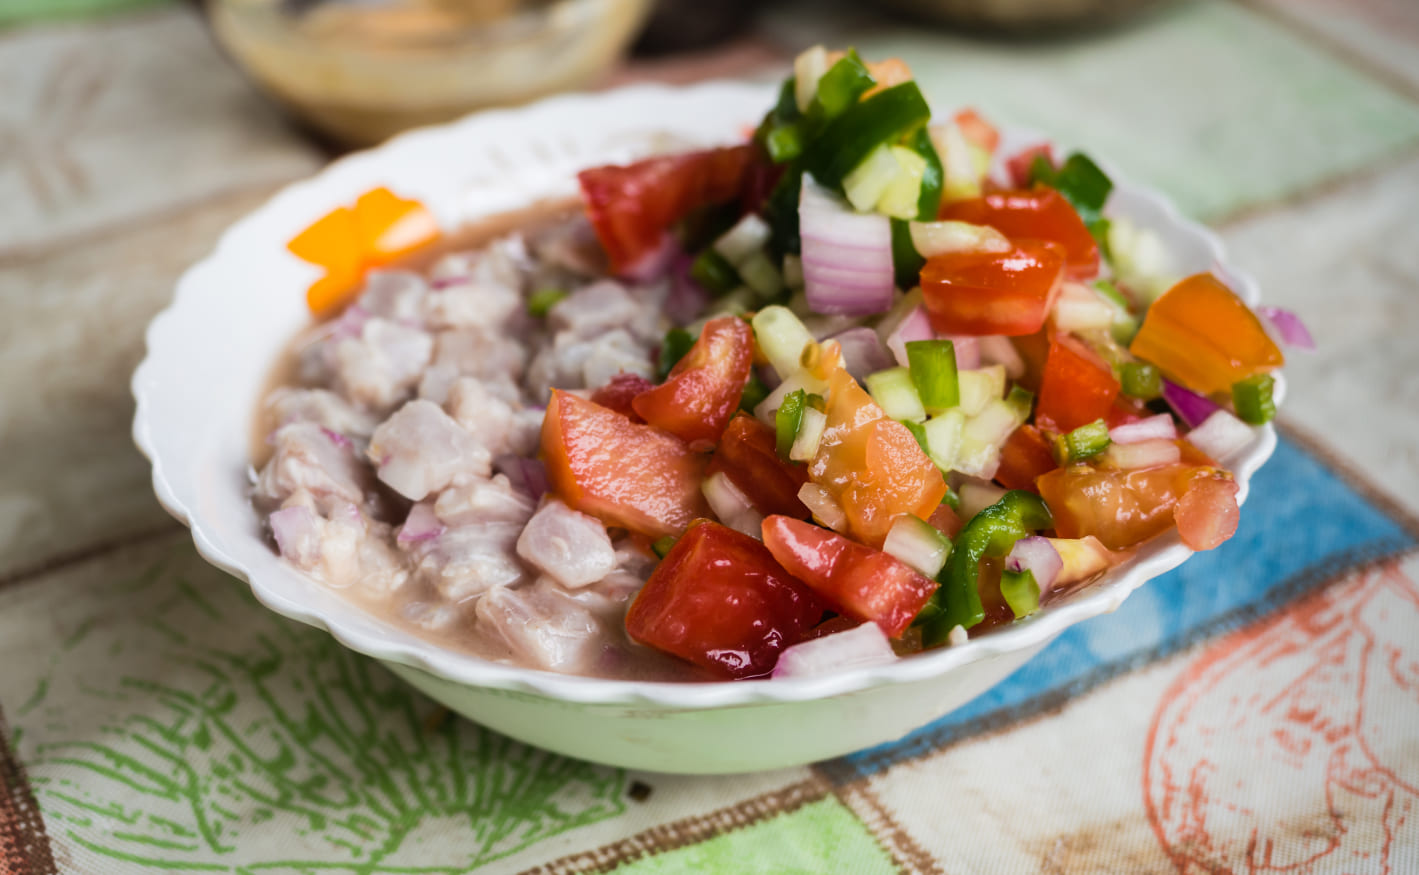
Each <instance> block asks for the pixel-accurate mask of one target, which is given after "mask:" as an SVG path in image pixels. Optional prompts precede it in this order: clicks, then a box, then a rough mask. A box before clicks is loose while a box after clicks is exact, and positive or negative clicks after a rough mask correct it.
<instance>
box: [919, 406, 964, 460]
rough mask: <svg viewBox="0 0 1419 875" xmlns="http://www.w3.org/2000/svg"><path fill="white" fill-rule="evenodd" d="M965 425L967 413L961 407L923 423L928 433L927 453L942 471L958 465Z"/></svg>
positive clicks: (926, 433) (923, 429)
mask: <svg viewBox="0 0 1419 875" xmlns="http://www.w3.org/2000/svg"><path fill="white" fill-rule="evenodd" d="M965 427H966V414H964V413H962V412H961V410H960V409H959V408H954V409H951V410H947V411H946V412H944V413H941V414H938V415H936V416H933V417H931V418H930V419H928V420H927V421H926V422H925V423H924V424H923V425H922V427H921V428H922V431H923V433H924V434H925V435H926V455H927V456H928V457H930V459H931V461H932V462H933V463H935V465H936V467H938V468H940V469H941V470H942V471H950V470H951V469H952V468H954V467H955V466H956V456H957V455H958V454H959V453H960V451H961V434H962V432H963V431H964V430H965Z"/></svg>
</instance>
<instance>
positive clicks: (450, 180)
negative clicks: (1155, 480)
mask: <svg viewBox="0 0 1419 875" xmlns="http://www.w3.org/2000/svg"><path fill="white" fill-rule="evenodd" d="M772 96H773V95H772V91H771V90H769V89H767V88H764V87H758V86H748V85H743V84H732V83H710V84H705V85H699V86H696V87H692V88H684V89H670V88H661V87H646V86H639V87H633V88H625V89H621V90H619V91H614V92H610V93H606V94H600V95H584V96H570V97H559V98H554V99H551V100H546V101H543V102H540V103H537V104H534V105H532V106H528V107H525V108H522V109H516V110H507V111H498V112H487V113H482V114H479V115H474V116H471V117H469V118H466V119H464V120H462V121H460V122H456V123H454V124H451V125H447V126H444V127H439V128H431V129H426V130H421V131H415V132H413V133H410V134H406V135H404V136H401V137H399V138H397V139H395V140H393V141H392V142H390V143H388V144H387V145H385V146H382V147H381V148H378V149H375V150H373V151H370V152H364V153H360V154H357V155H352V156H350V157H348V158H345V159H342V160H340V161H337V162H335V163H334V164H332V165H331V166H330V167H328V168H326V169H325V170H324V171H322V172H321V173H320V174H318V175H317V176H315V177H314V178H312V179H309V180H306V181H304V182H300V183H297V184H295V185H292V186H290V187H288V188H286V189H285V190H284V191H282V192H281V193H280V194H278V195H276V196H275V197H274V198H272V199H271V201H270V202H268V203H267V204H266V205H265V206H263V207H261V208H260V209H258V210H257V211H255V212H254V213H252V214H251V215H249V216H247V217H246V218H244V219H242V220H241V221H240V222H238V223H236V225H234V226H233V227H232V228H231V229H230V230H229V231H227V233H226V234H225V235H224V236H223V237H222V239H221V241H220V243H219V244H218V245H217V248H216V251H215V252H213V253H212V254H211V255H210V256H208V257H207V258H206V259H204V260H203V261H202V262H200V263H198V264H197V265H195V266H194V267H192V268H191V269H190V270H188V271H187V273H186V274H185V275H184V276H183V277H182V279H181V281H180V282H179V283H178V288H177V296H176V300H175V301H174V302H173V304H172V306H170V307H169V308H168V309H167V310H165V311H164V312H162V313H160V314H159V315H158V316H157V317H156V318H155V319H154V320H153V322H152V324H151V325H150V326H149V328H148V334H147V342H148V355H147V358H146V359H145V360H144V362H143V363H142V365H140V366H139V368H138V370H137V372H136V373H135V374H134V376H133V393H134V395H135V396H136V398H137V402H138V412H137V416H136V419H135V421H134V428H133V430H134V438H135V440H136V441H137V443H138V446H139V448H140V449H142V451H143V452H144V453H145V454H147V456H148V458H149V459H151V460H152V463H153V488H154V489H155V491H156V492H157V495H158V499H159V500H160V501H161V502H162V503H163V505H164V506H165V507H166V508H167V509H168V510H169V511H170V512H171V513H172V514H173V515H174V516H176V517H177V518H178V519H179V520H181V521H183V522H184V523H186V524H187V525H188V526H190V527H191V529H192V537H193V540H194V541H195V542H196V544H197V549H198V551H200V552H201V554H202V555H203V556H204V557H205V558H206V559H207V560H208V561H210V562H211V563H213V564H214V565H216V566H218V567H219V568H222V569H223V570H225V571H227V572H229V573H231V574H233V575H235V576H237V577H239V578H241V579H242V580H245V581H247V582H248V583H249V584H250V585H251V588H252V591H253V592H254V593H255V595H256V597H257V598H258V599H260V601H261V602H262V603H263V604H265V605H266V606H267V607H269V608H271V609H272V610H274V611H276V612H277V613H280V614H283V615H285V616H287V617H291V618H292V619H296V620H300V621H301V622H304V623H309V624H311V625H313V626H317V627H319V628H323V629H327V630H329V631H330V633H331V634H332V635H334V636H335V638H336V639H337V640H339V641H340V642H341V643H342V644H344V645H345V646H347V647H350V648H351V649H353V650H356V651H358V652H360V653H364V654H368V655H369V656H372V657H374V658H376V659H379V660H381V661H382V662H384V663H386V664H387V665H388V666H389V667H390V668H391V669H392V670H393V671H394V672H395V673H397V674H398V675H400V676H401V677H403V678H405V679H407V680H408V681H409V682H410V683H411V684H413V685H414V686H416V687H418V688H419V689H421V690H423V691H424V692H426V693H428V694H429V695H430V696H432V697H433V698H435V699H437V700H439V701H441V702H443V703H445V704H446V705H448V706H449V707H450V708H452V709H453V710H455V711H458V712H459V713H461V714H464V715H466V716H468V717H470V718H471V719H473V720H476V721H478V722H480V723H482V724H484V725H486V726H489V727H491V728H493V729H496V730H498V731H500V732H503V733H506V734H508V735H510V736H512V737H514V738H518V739H521V740H524V741H527V742H530V743H532V744H535V745H538V746H541V747H545V748H549V749H551V750H554V751H558V752H561V753H565V754H569V755H571V756H576V757H581V758H584V759H588V760H594V761H597V762H602V763H610V764H614V765H620V766H627V767H632V768H639V769H647V770H652V771H664V772H682V773H724V772H741V771H751V770H757V769H768V768H775V767H781V766H788V765H793V764H798V763H805V762H811V761H815V760H821V759H825V758H828V757H833V756H837V755H840V754H844V753H847V752H850V751H854V750H858V749H860V748H864V747H868V746H871V745H875V744H879V743H882V742H886V741H891V740H893V739H896V738H899V737H901V736H902V735H904V734H906V733H907V732H910V731H911V730H913V729H916V728H917V727H920V726H922V725H924V724H926V723H929V722H930V721H932V720H935V719H936V718H938V717H940V716H942V715H943V714H945V713H947V712H948V711H950V710H952V709H953V708H956V707H958V706H960V705H961V704H963V703H965V702H966V701H968V700H969V699H971V698H972V697H974V696H976V695H977V694H979V693H981V692H982V691H984V690H986V689H987V688H989V687H990V686H991V685H993V684H995V683H996V682H997V681H999V680H1001V679H1002V678H1004V677H1005V676H1006V675H1008V674H1009V673H1010V672H1012V671H1014V670H1015V669H1016V668H1018V667H1019V666H1020V665H1021V664H1022V663H1024V662H1025V661H1026V660H1027V659H1029V658H1030V657H1031V656H1033V655H1034V654H1035V653H1037V652H1038V651H1039V650H1040V649H1041V648H1043V647H1044V646H1045V645H1046V644H1048V643H1049V642H1050V641H1051V640H1053V639H1054V638H1055V636H1057V635H1058V634H1059V633H1060V632H1061V631H1063V630H1064V629H1066V628H1068V627H1069V626H1071V625H1073V624H1075V623H1078V622H1079V621H1081V620H1085V619H1088V618H1089V617H1093V616H1095V615H1098V614H1102V613H1105V612H1107V611H1112V610H1114V609H1115V608H1116V607H1118V605H1119V604H1120V603H1121V602H1122V601H1123V600H1124V599H1125V598H1126V597H1127V596H1128V594H1129V593H1130V592H1132V591H1133V590H1134V589H1136V588H1137V587H1139V586H1140V585H1142V584H1143V583H1144V582H1145V581H1147V580H1149V579H1150V578H1152V577H1154V576H1156V575H1159V574H1162V573H1164V572H1166V571H1168V570H1170V569H1172V568H1174V567H1176V566H1177V565H1178V564H1180V563H1181V562H1183V561H1184V560H1185V559H1187V558H1188V556H1189V555H1190V554H1189V551H1188V550H1187V549H1186V548H1185V547H1183V546H1182V544H1181V543H1180V542H1179V541H1178V539H1177V537H1176V535H1175V534H1174V535H1171V536H1167V537H1162V538H1159V539H1156V540H1154V541H1152V542H1150V543H1148V544H1147V545H1146V546H1145V547H1144V548H1143V549H1141V550H1140V551H1139V552H1138V554H1137V556H1136V557H1135V558H1133V559H1132V560H1130V561H1129V562H1128V563H1126V564H1124V565H1123V566H1121V567H1119V568H1117V569H1115V570H1113V571H1112V572H1111V573H1110V574H1109V575H1108V576H1107V577H1106V578H1105V579H1103V580H1101V581H1100V582H1098V583H1096V584H1094V585H1093V586H1091V587H1089V588H1087V589H1086V590H1084V591H1082V592H1080V593H1078V594H1076V595H1075V596H1073V597H1072V598H1070V599H1068V600H1067V601H1064V602H1062V603H1060V604H1056V605H1053V606H1051V607H1050V608H1049V609H1047V610H1045V611H1042V612H1041V613H1039V614H1036V615H1035V616H1032V617H1030V618H1028V619H1026V620H1024V621H1022V622H1019V623H1016V624H1014V625H1012V626H1010V627H1009V628H1006V629H1003V630H1000V631H998V632H995V633H993V634H990V635H986V636H982V637H981V638H979V639H976V640H972V641H970V642H969V643H967V644H965V645H963V646H958V647H950V648H945V649H940V650H935V651H932V652H929V653H925V654H921V655H919V656H915V657H912V658H909V659H904V660H901V661H899V662H897V663H895V664H893V665H890V666H886V667H879V668H869V669H860V670H854V671H847V672H843V673H840V674H835V675H832V676H828V677H820V678H809V679H793V680H764V681H742V682H735V683H682V684H676V683H640V682H626V681H609V680H598V679H593V678H583V677H571V676H564V675H558V674H553V673H549V672H544V671H538V670H534V669H527V668H519V667H515V666H510V665H501V664H496V663H491V662H488V661H485V660H481V659H478V658H476V657H472V656H467V655H463V654H460V653H454V652H450V651H448V650H444V649H441V648H439V647H437V646H435V645H433V644H430V643H428V642H425V641H423V640H421V639H419V638H418V637H416V636H414V635H413V634H411V633H410V632H408V631H406V630H404V629H402V628H399V627H397V626H395V625H393V624H391V623H389V622H387V621H384V620H381V619H379V618H377V617H375V616H373V615H371V614H368V613H366V612H365V611H363V610H362V609H361V608H359V607H357V606H356V605H355V604H354V603H352V602H350V601H346V600H345V599H343V598H342V597H341V596H340V595H338V594H337V593H335V592H333V591H331V590H329V589H327V588H325V587H324V586H322V585H320V584H319V583H317V582H316V581H314V580H312V579H310V578H308V577H306V576H304V575H302V574H301V573H299V572H297V571H296V570H294V569H293V568H291V567H289V566H287V565H285V564H283V563H282V562H281V561H280V560H279V558H278V557H277V555H276V553H275V552H274V551H273V550H272V548H271V547H270V546H269V544H268V543H267V541H266V540H265V539H264V538H263V537H262V532H261V526H260V522H259V520H258V518H257V515H256V513H255V512H254V511H253V510H252V508H251V506H250V504H249V503H248V501H247V482H248V481H247V473H246V472H247V451H248V435H249V433H250V428H251V417H252V414H253V411H254V410H255V409H256V406H257V403H258V400H259V396H260V394H261V391H262V389H263V385H264V380H265V379H266V375H267V373H268V369H269V368H270V367H271V364H272V362H273V361H274V360H275V358H276V356H277V354H278V353H279V352H280V351H281V349H282V347H283V346H284V345H285V344H286V342H287V341H288V339H289V338H290V337H292V336H293V335H294V334H295V332H296V331H297V330H298V329H299V328H300V327H301V326H302V325H303V324H305V323H306V322H307V320H308V318H309V317H308V315H307V313H306V309H305V302H304V294H303V290H304V289H305V287H306V286H307V285H308V284H309V283H310V282H311V281H312V280H313V279H314V278H315V275H316V269H315V268H314V267H312V266H310V265H308V264H305V263H304V262H301V261H299V260H298V259H296V258H295V257H294V256H292V255H290V254H289V253H288V252H287V251H286V249H285V244H286V241H288V240H289V239H290V238H291V237H292V236H293V235H294V234H295V233H296V232H298V231H299V230H301V229H302V228H304V227H305V226H306V225H308V224H309V223H310V222H311V221H313V220H314V219H316V218H317V217H319V216H321V215H323V214H324V213H325V212H327V211H328V210H330V209H331V208H332V207H334V206H336V205H339V204H345V203H349V202H351V201H352V200H353V199H354V198H355V197H356V196H358V195H359V194H360V193H361V192H364V191H366V190H368V189H370V188H373V187H375V186H379V185H387V186H389V187H390V188H392V189H393V190H395V191H396V192H398V193H399V194H400V195H402V196H405V197H415V198H418V199H419V200H421V201H423V202H424V203H425V204H427V205H428V206H429V207H430V208H431V209H432V210H433V211H434V212H435V214H436V215H437V216H438V217H439V219H440V221H441V223H442V225H443V226H444V227H445V228H449V227H453V226H455V225H457V224H459V223H460V222H465V221H468V220H471V219H474V218H476V217H479V216H486V215H492V214H496V213H500V212H504V211H507V210H509V209H512V208H516V207H521V206H525V205H527V204H529V203H531V202H533V201H535V200H538V199H540V198H544V197H551V196H559V195H566V194H571V193H572V192H573V191H574V186H575V182H574V174H575V171H577V170H578V169H580V168H583V167H587V166H592V165H596V164H602V163H606V162H612V161H624V160H627V159H630V158H633V157H637V156H640V155H643V154H647V153H650V152H653V151H664V150H666V149H668V148H673V147H676V146H684V145H691V144H694V145H707V144H714V143H723V142H732V141H735V140H737V139H739V138H741V137H742V136H743V132H744V131H745V130H747V129H748V128H749V127H751V126H752V125H753V124H754V123H755V122H756V121H757V119H758V118H759V116H760V115H761V113H762V112H763V111H764V108H765V107H766V106H768V105H769V102H770V100H771V99H772ZM1035 139H1037V138H1034V137H1031V136H1030V135H1028V134H1025V133H1021V132H1013V131H1006V132H1005V143H1004V145H1003V148H1004V149H1011V148H1014V147H1016V146H1020V145H1024V144H1025V143H1027V142H1030V141H1033V140H1035ZM1111 206H1112V211H1113V212H1115V213H1118V214H1125V215H1128V216H1131V217H1132V218H1134V219H1135V220H1136V221H1137V222H1139V223H1140V224H1142V225H1145V226H1147V227H1151V228H1153V229H1155V230H1156V231H1158V232H1159V233H1160V234H1161V235H1162V236H1163V238H1164V240H1165V242H1166V243H1167V245H1168V246H1169V248H1170V249H1171V250H1172V252H1173V254H1174V256H1175V258H1176V260H1177V266H1178V268H1179V269H1180V270H1181V271H1185V272H1190V271H1194V270H1206V269H1208V268H1211V269H1213V270H1214V271H1217V272H1218V273H1219V274H1221V275H1223V276H1224V277H1225V278H1226V279H1228V280H1229V281H1230V282H1231V283H1232V285H1233V287H1234V288H1236V289H1238V290H1239V291H1240V293H1241V294H1242V295H1243V296H1244V297H1245V298H1246V299H1247V300H1248V302H1249V303H1255V301H1256V288H1255V284H1254V282H1253V281H1252V280H1251V279H1250V278H1248V277H1247V276H1245V275H1244V274H1242V273H1240V272H1238V271H1236V270H1234V269H1232V268H1231V267H1230V266H1228V265H1227V264H1226V263H1225V261H1224V259H1223V255H1222V250H1221V246H1220V244H1219V243H1218V241H1217V239H1216V238H1215V237H1214V236H1213V235H1212V234H1210V233H1209V232H1207V231H1206V230H1204V229H1203V228H1201V227H1199V226H1198V225H1196V224H1194V223H1192V222H1190V221H1187V220H1185V219H1183V218H1182V217H1181V216H1179V215H1178V213H1177V211H1176V210H1175V209H1174V208H1173V207H1172V206H1171V205H1170V204H1169V203H1167V202H1166V201H1165V200H1163V199H1162V198H1160V197H1158V196H1156V195H1153V194H1149V193H1147V192H1144V191H1141V190H1139V189H1138V188H1137V187H1134V186H1130V185H1128V184H1126V183H1122V182H1120V184H1119V185H1118V187H1117V189H1116V190H1115V193H1114V196H1113V201H1112V202H1111ZM1275 444H1276V436H1275V433H1274V432H1273V431H1272V430H1271V429H1270V428H1266V429H1261V430H1258V432H1257V437H1256V439H1255V440H1254V441H1253V442H1252V444H1251V445H1250V446H1249V447H1248V448H1246V450H1245V451H1244V452H1243V453H1242V454H1240V457H1239V458H1238V459H1237V460H1235V461H1234V467H1235V472H1236V476H1237V480H1238V482H1239V483H1240V484H1241V493H1240V494H1239V495H1238V499H1239V500H1241V499H1245V498H1246V495H1247V485H1248V481H1249V480H1250V478H1251V475H1252V474H1253V473H1254V472H1255V471H1256V469H1257V468H1258V467H1259V466H1260V465H1261V464H1262V462H1264V461H1265V460H1266V458H1267V457H1268V456H1270V454H1271V452H1272V449H1273V448H1274V447H1275Z"/></svg>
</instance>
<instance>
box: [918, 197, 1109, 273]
mask: <svg viewBox="0 0 1419 875" xmlns="http://www.w3.org/2000/svg"><path fill="white" fill-rule="evenodd" d="M940 217H941V218H942V219H955V220H956V221H960V222H970V223H971V224H973V225H989V226H991V227H992V228H994V229H995V230H997V231H999V232H1000V233H1002V234H1004V235H1005V236H1006V237H1009V238H1010V239H1011V240H1012V241H1016V242H1019V241H1021V240H1048V241H1050V242H1052V243H1057V244H1059V245H1060V246H1061V247H1062V248H1063V249H1064V253H1065V270H1066V272H1067V273H1068V275H1069V276H1070V277H1071V278H1074V279H1087V278H1089V277H1092V276H1094V275H1095V274H1097V273H1098V272H1099V244H1098V241H1096V240H1095V239H1094V235H1092V234H1090V233H1089V228H1088V226H1086V225H1085V224H1084V220H1083V219H1081V218H1080V217H1079V213H1078V212H1077V211H1076V210H1075V209H1074V207H1073V206H1071V205H1070V203H1069V201H1067V200H1065V199H1064V195H1062V194H1060V193H1059V192H1058V191H1056V190H1055V189H1052V188H1049V187H1048V186H1044V185H1037V186H1035V187H1034V188H1032V189H1029V190H1025V191H999V192H993V193H991V194H988V195H984V196H983V197H978V198H971V199H970V200H963V201H953V202H951V203H946V204H942V205H941V210H940Z"/></svg>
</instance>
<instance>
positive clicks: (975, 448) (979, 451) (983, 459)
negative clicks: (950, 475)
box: [951, 434, 1000, 480]
mask: <svg viewBox="0 0 1419 875" xmlns="http://www.w3.org/2000/svg"><path fill="white" fill-rule="evenodd" d="M951 467H952V468H953V469H955V470H956V471H959V472H960V473H962V474H965V475H966V476H968V477H979V478H980V479H982V480H989V479H991V478H993V477H994V476H995V472H996V469H998V468H999V467H1000V447H999V446H998V445H997V444H989V443H986V442H984V441H978V440H973V439H971V438H968V437H966V436H965V435H964V434H963V435H962V436H961V450H960V452H958V453H957V454H956V464H954V465H952V466H951Z"/></svg>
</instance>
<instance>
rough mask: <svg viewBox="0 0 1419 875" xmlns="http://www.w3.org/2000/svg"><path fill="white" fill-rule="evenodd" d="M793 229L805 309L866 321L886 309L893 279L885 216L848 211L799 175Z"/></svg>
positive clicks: (828, 194)
mask: <svg viewBox="0 0 1419 875" xmlns="http://www.w3.org/2000/svg"><path fill="white" fill-rule="evenodd" d="M798 227H799V234H800V236H801V239H802V244H803V288H804V293H805V294H806V296H807V298H808V308H809V309H810V310H812V311H813V312H815V313H830V314H839V313H840V314H843V315H847V316H866V315H868V314H870V313H881V312H884V311H886V310H888V309H890V308H891V306H892V292H893V290H894V288H895V279H894V273H893V267H892V225H891V222H890V220H889V219H888V218H887V217H886V216H883V215H878V214H875V213H873V214H867V213H855V212H853V211H852V209H851V208H849V207H848V206H847V205H846V204H845V203H842V202H841V201H840V200H839V199H838V198H837V197H836V196H834V195H833V194H832V193H831V192H829V191H828V190H827V189H824V188H823V187H822V186H820V185H818V184H817V183H816V182H814V181H813V178H812V177H811V176H807V175H805V176H804V177H803V193H802V196H801V198H800V200H799V205H798Z"/></svg>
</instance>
